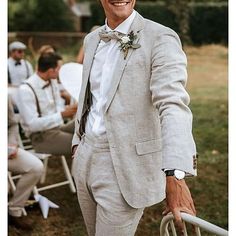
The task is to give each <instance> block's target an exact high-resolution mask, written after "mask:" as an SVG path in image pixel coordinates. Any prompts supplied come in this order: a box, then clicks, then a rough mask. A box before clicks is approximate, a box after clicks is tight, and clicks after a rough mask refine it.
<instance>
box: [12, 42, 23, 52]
mask: <svg viewBox="0 0 236 236" xmlns="http://www.w3.org/2000/svg"><path fill="white" fill-rule="evenodd" d="M17 49H21V50H25V49H26V45H25V44H23V43H22V42H19V41H15V42H12V43H10V44H9V51H10V52H11V51H12V50H17Z"/></svg>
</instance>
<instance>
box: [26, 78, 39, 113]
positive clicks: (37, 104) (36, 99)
mask: <svg viewBox="0 0 236 236" xmlns="http://www.w3.org/2000/svg"><path fill="white" fill-rule="evenodd" d="M24 84H27V85H28V86H29V87H30V88H31V90H32V91H33V93H34V97H35V101H36V106H37V112H38V114H39V117H42V113H41V110H40V106H39V100H38V97H37V95H36V93H35V90H34V89H33V87H32V85H30V84H29V83H27V82H25V83H24Z"/></svg>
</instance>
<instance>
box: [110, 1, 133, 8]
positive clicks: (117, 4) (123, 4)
mask: <svg viewBox="0 0 236 236" xmlns="http://www.w3.org/2000/svg"><path fill="white" fill-rule="evenodd" d="M110 3H111V4H112V5H113V6H116V7H123V6H126V5H128V4H129V3H130V1H127V2H121V1H114V2H110Z"/></svg>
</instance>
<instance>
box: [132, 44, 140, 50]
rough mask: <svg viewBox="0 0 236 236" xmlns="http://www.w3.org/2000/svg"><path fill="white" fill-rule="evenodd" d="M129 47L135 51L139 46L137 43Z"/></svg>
mask: <svg viewBox="0 0 236 236" xmlns="http://www.w3.org/2000/svg"><path fill="white" fill-rule="evenodd" d="M131 47H132V48H133V49H137V48H140V47H141V45H140V44H138V43H136V44H133V45H131Z"/></svg>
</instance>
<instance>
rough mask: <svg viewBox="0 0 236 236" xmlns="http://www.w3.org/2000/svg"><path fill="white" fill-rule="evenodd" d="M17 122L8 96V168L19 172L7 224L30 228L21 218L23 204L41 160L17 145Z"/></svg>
mask: <svg viewBox="0 0 236 236" xmlns="http://www.w3.org/2000/svg"><path fill="white" fill-rule="evenodd" d="M18 137H19V130H18V123H17V121H16V117H15V115H14V112H13V106H12V102H11V100H10V97H9V98H8V170H9V171H10V172H12V173H17V174H21V175H22V177H21V178H20V180H19V181H18V183H17V186H16V190H15V191H14V193H13V196H12V197H11V199H10V201H9V210H8V212H9V224H10V225H14V226H15V227H17V228H21V229H25V230H26V229H28V230H30V229H32V225H30V223H29V222H27V221H26V219H23V218H22V208H23V207H24V206H25V203H26V201H27V200H28V198H29V196H30V193H31V192H32V190H33V187H34V186H35V185H36V184H37V182H38V181H39V179H40V177H41V175H42V173H43V164H42V162H41V161H40V160H39V159H38V158H37V157H35V156H34V155H33V154H31V153H30V152H27V151H25V150H23V149H21V148H19V147H18Z"/></svg>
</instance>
